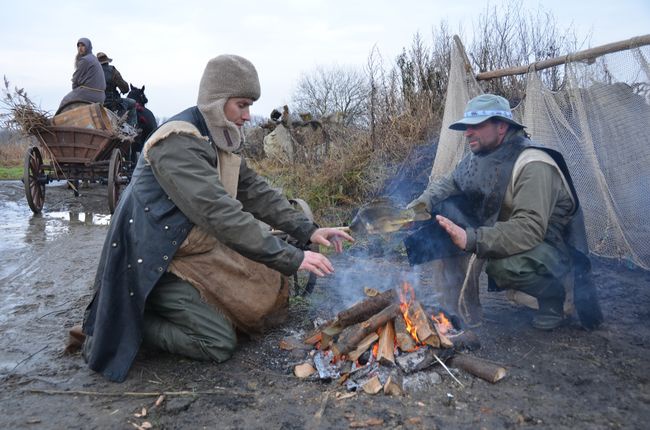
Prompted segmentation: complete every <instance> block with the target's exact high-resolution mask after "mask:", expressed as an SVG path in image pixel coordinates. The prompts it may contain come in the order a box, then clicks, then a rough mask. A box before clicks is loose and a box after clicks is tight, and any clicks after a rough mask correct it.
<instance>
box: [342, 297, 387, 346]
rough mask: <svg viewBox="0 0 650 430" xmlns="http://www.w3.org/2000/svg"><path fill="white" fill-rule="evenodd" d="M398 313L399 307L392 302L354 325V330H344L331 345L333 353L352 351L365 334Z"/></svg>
mask: <svg viewBox="0 0 650 430" xmlns="http://www.w3.org/2000/svg"><path fill="white" fill-rule="evenodd" d="M398 315H400V307H399V304H397V303H394V304H392V305H389V306H388V307H386V308H385V309H384V310H382V311H381V312H379V313H376V314H374V315H373V316H372V317H370V318H369V319H367V320H366V321H364V322H362V323H360V324H358V325H357V326H354V330H350V331H348V330H345V331H344V332H343V333H341V335H340V336H339V339H338V342H336V343H335V344H334V345H332V350H333V351H334V354H336V355H343V354H347V353H348V352H350V351H352V350H353V349H355V348H356V347H357V345H358V344H359V343H360V342H361V341H362V340H363V339H364V338H365V337H366V336H368V335H369V334H370V333H372V332H374V331H376V330H377V329H378V328H379V327H381V326H383V325H385V324H386V323H387V322H388V321H390V320H392V319H393V318H395V317H396V316H398Z"/></svg>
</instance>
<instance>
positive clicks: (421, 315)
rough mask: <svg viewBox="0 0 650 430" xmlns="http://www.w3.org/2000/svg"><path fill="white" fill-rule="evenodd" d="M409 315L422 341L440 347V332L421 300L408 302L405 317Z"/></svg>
mask: <svg viewBox="0 0 650 430" xmlns="http://www.w3.org/2000/svg"><path fill="white" fill-rule="evenodd" d="M407 317H408V319H410V321H411V325H412V326H413V327H414V328H415V335H416V336H417V338H418V340H419V341H420V342H421V343H424V344H426V345H429V346H431V347H433V348H440V338H439V337H438V333H437V331H436V329H435V327H434V326H433V324H432V322H431V320H430V319H429V317H428V316H427V314H426V312H424V309H422V305H420V302H417V301H413V302H411V303H409V304H408V309H407V313H406V315H405V319H406V318H407Z"/></svg>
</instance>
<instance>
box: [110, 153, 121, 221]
mask: <svg viewBox="0 0 650 430" xmlns="http://www.w3.org/2000/svg"><path fill="white" fill-rule="evenodd" d="M122 161H123V160H122V153H121V152H120V150H119V149H115V150H114V151H113V154H112V155H111V162H110V164H109V167H108V209H109V210H110V212H111V214H113V212H115V208H116V207H117V201H118V200H119V199H120V192H121V186H122V181H121V180H120V172H121V170H122Z"/></svg>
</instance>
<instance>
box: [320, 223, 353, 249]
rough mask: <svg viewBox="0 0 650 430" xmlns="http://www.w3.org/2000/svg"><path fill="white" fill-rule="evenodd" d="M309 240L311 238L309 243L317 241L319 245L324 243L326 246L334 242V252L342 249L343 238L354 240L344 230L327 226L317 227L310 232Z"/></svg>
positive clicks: (349, 240)
mask: <svg viewBox="0 0 650 430" xmlns="http://www.w3.org/2000/svg"><path fill="white" fill-rule="evenodd" d="M309 240H311V243H317V244H319V245H325V246H328V247H329V246H332V244H334V249H335V250H336V252H341V251H343V241H344V240H347V241H348V242H354V238H353V237H352V236H350V235H349V234H347V233H346V232H344V231H342V230H339V229H337V228H327V227H326V228H319V229H317V230H316V231H315V232H314V233H312V235H311V237H310V238H309Z"/></svg>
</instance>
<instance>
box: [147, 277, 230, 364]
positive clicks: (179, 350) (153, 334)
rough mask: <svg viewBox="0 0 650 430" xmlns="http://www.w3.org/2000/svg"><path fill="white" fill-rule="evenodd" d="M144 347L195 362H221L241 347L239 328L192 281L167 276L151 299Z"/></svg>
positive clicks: (149, 298) (148, 301)
mask: <svg viewBox="0 0 650 430" xmlns="http://www.w3.org/2000/svg"><path fill="white" fill-rule="evenodd" d="M144 345H145V346H147V347H155V348H159V349H162V350H163V351H167V352H170V353H172V354H178V355H183V356H185V357H189V358H192V359H195V360H202V361H209V360H213V361H216V362H221V361H225V360H227V359H229V358H230V357H231V356H232V354H233V352H234V350H235V347H236V345H237V335H236V333H235V329H234V327H233V326H232V324H231V323H230V321H228V319H227V318H226V317H225V316H223V315H222V314H221V313H220V312H219V311H217V310H216V309H215V308H214V307H213V306H211V305H209V304H207V303H205V302H204V301H203V300H201V296H200V294H199V292H198V291H197V290H196V288H194V287H193V286H192V285H191V284H189V283H188V282H185V281H183V280H181V279H180V278H178V277H176V276H174V275H172V274H171V273H167V274H165V275H164V276H163V277H162V279H161V280H160V281H159V282H158V284H156V286H155V287H154V289H153V291H152V292H151V294H150V295H149V297H148V298H147V302H146V305H145V313H144Z"/></svg>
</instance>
